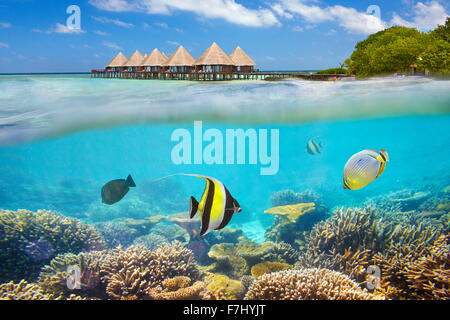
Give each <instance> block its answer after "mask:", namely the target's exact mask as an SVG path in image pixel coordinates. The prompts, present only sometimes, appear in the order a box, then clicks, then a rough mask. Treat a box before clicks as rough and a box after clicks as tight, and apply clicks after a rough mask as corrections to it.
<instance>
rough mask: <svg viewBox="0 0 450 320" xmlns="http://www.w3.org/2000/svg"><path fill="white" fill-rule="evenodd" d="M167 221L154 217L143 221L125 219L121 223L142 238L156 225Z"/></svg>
mask: <svg viewBox="0 0 450 320" xmlns="http://www.w3.org/2000/svg"><path fill="white" fill-rule="evenodd" d="M166 219H167V217H166V216H161V215H156V216H151V217H147V218H144V219H125V220H123V221H122V222H123V223H124V224H125V225H126V226H127V227H128V228H131V229H134V230H136V232H137V236H144V235H146V234H148V233H149V231H150V230H151V229H152V228H153V227H154V226H155V225H157V224H158V223H160V222H163V221H165V220H166Z"/></svg>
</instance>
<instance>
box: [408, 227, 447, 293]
mask: <svg viewBox="0 0 450 320" xmlns="http://www.w3.org/2000/svg"><path fill="white" fill-rule="evenodd" d="M449 267H450V235H441V236H440V237H439V238H438V239H437V240H436V241H435V242H434V244H433V246H432V247H431V250H430V252H429V255H426V256H424V257H421V258H419V259H418V260H416V261H414V262H413V263H411V264H409V265H408V266H407V267H406V277H407V279H408V283H409V287H410V288H411V289H412V290H413V291H414V293H413V295H414V296H415V297H416V298H425V299H449V298H450V269H449Z"/></svg>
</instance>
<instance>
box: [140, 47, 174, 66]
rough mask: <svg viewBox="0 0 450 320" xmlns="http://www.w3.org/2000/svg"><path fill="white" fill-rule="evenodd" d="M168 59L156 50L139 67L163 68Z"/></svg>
mask: <svg viewBox="0 0 450 320" xmlns="http://www.w3.org/2000/svg"><path fill="white" fill-rule="evenodd" d="M167 60H169V58H167V57H165V56H164V55H163V54H162V53H161V51H159V50H158V49H154V50H153V51H152V53H150V54H149V55H148V56H147V58H145V59H144V61H143V62H142V64H141V66H144V67H153V66H158V67H160V66H163V65H164V64H165V63H166V62H167Z"/></svg>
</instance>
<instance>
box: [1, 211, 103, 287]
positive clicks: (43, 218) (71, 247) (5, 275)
mask: <svg viewBox="0 0 450 320" xmlns="http://www.w3.org/2000/svg"><path fill="white" fill-rule="evenodd" d="M0 230H1V231H0V235H1V236H2V238H1V241H0V261H2V272H1V273H0V281H3V282H5V281H11V280H14V281H20V280H22V279H25V280H34V279H35V277H36V276H37V275H38V273H39V269H40V267H42V266H43V265H45V264H46V263H48V262H49V261H50V260H51V259H52V258H53V257H55V256H56V255H57V254H60V253H64V252H71V253H78V252H81V251H90V250H101V249H104V248H105V247H106V243H105V241H104V240H103V238H102V237H101V236H100V234H99V233H98V232H97V231H96V230H95V229H94V228H93V227H91V226H89V225H86V224H83V223H81V222H80V221H79V220H77V219H74V218H67V217H64V216H62V215H60V214H58V213H55V212H52V211H47V210H38V211H37V212H32V211H28V210H18V211H8V210H0Z"/></svg>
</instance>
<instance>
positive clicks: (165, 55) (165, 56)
mask: <svg viewBox="0 0 450 320" xmlns="http://www.w3.org/2000/svg"><path fill="white" fill-rule="evenodd" d="M161 54H162V55H163V56H164V58H166V59H167V60H169V57H168V56H167V54H165V53H164V52H162V51H161Z"/></svg>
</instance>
